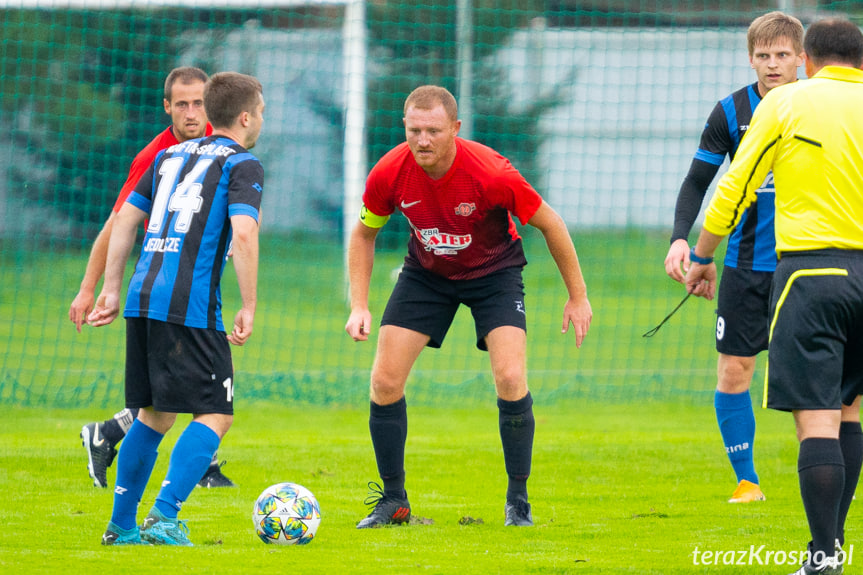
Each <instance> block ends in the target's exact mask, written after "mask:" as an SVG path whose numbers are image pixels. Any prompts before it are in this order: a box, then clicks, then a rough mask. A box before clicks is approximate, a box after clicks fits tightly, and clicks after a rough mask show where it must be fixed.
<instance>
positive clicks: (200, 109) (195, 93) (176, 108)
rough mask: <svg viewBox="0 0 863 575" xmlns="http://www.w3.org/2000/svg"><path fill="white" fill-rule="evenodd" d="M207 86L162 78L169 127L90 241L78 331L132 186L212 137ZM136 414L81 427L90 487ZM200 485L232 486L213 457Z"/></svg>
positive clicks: (179, 77)
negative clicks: (161, 157)
mask: <svg viewBox="0 0 863 575" xmlns="http://www.w3.org/2000/svg"><path fill="white" fill-rule="evenodd" d="M206 81H207V74H206V73H205V72H204V71H203V70H201V69H199V68H192V67H181V68H175V69H173V70H171V72H170V73H169V74H168V77H167V78H166V79H165V97H164V99H163V101H162V105H163V106H164V108H165V113H166V114H168V115H169V116H170V117H171V125H170V126H168V127H167V128H165V130H164V131H163V132H161V133H160V134H159V135H158V136H156V137H155V138H153V140H152V141H151V142H150V143H149V144H147V145H146V146H145V147H144V148H143V149H142V150H141V151H140V152H138V154H137V155H136V156H135V159H134V160H132V165H131V167H130V168H129V175H128V177H127V178H126V183H124V184H123V187H122V188H121V189H120V194H119V195H118V196H117V201H116V202H115V203H114V208H113V210H112V211H111V215H109V216H108V219H107V220H106V221H105V224H104V226H103V227H102V230H101V231H100V232H99V235H97V236H96V240H95V241H94V242H93V248H92V249H91V251H90V258H89V259H88V260H87V269H86V271H85V272H84V279H83V280H81V287H80V288H79V290H78V293H77V294H76V295H75V299H74V300H73V301H72V304H71V305H70V306H69V319H70V320H71V321H72V322H73V323H74V324H75V327H76V328H77V329H78V331H79V332H80V331H81V326H82V325H83V324H84V322H85V320H86V318H87V315H88V314H89V313H90V312H91V311H93V304H94V301H95V293H96V285H97V284H98V283H99V280H100V279H101V278H102V275H103V274H104V273H105V260H106V259H107V256H108V240H109V239H110V237H111V230H112V229H113V226H114V217H115V216H116V215H117V212H119V211H120V208H121V207H122V206H123V204H124V203H125V202H126V198H128V197H129V194H130V193H131V192H132V190H134V189H135V184H137V183H138V180H140V179H141V176H142V175H144V172H146V171H147V168H149V167H150V165H151V164H152V163H153V160H154V159H155V158H156V154H158V153H159V152H161V151H162V150H164V149H166V148H168V147H170V146H173V145H174V144H179V143H181V142H185V141H186V140H192V139H194V138H200V137H202V136H204V135H207V136H209V135H210V134H212V132H213V128H212V126H210V124H209V123H208V122H207V114H206V112H205V111H204V83H205V82H206ZM137 415H138V410H137V409H131V410H130V409H123V410H122V411H120V412H118V413H117V414H115V415H114V416H113V417H111V418H109V419H107V420H105V421H103V422H93V423H88V424H87V425H85V426H84V427H82V428H81V441H82V443H83V445H84V448H85V449H86V450H87V469H88V472H89V473H90V478H91V479H92V480H93V485H94V486H96V487H107V486H108V479H107V470H108V467H110V466H111V463H112V462H113V461H114V457H115V456H116V455H117V450H116V448H117V444H118V443H120V441H121V440H122V439H123V437H125V435H126V432H127V431H129V427H130V426H131V425H132V422H133V421H134V420H135V417H136V416H137ZM200 485H201V486H202V487H233V485H234V483H233V482H232V481H231V480H230V479H228V478H227V477H226V476H225V475H224V474H223V473H222V471H221V465H220V464H219V462H218V458H217V456H214V458H213V461H212V462H211V463H210V468H209V469H208V470H207V473H206V474H205V476H204V477H203V478H202V479H201V483H200Z"/></svg>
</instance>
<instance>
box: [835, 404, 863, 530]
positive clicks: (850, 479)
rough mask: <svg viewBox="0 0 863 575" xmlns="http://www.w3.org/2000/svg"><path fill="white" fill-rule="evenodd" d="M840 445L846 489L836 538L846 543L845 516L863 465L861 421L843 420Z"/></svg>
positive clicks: (840, 505)
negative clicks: (843, 460) (843, 461)
mask: <svg viewBox="0 0 863 575" xmlns="http://www.w3.org/2000/svg"><path fill="white" fill-rule="evenodd" d="M839 445H840V446H841V447H842V457H843V458H844V459H845V490H844V492H843V493H842V502H841V503H840V504H839V523H838V525H836V538H837V539H839V543H840V544H842V545H844V544H845V518H846V517H848V508H849V507H851V501H852V500H853V499H854V492H855V491H856V490H857V481H858V480H859V479H860V467H861V465H863V428H861V427H860V422H859V421H843V422H842V424H841V425H840V426H839Z"/></svg>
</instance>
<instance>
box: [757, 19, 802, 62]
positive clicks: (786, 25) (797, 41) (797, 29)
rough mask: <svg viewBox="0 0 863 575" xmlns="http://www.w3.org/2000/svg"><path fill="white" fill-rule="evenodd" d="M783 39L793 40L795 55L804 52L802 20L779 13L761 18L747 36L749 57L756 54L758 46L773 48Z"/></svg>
mask: <svg viewBox="0 0 863 575" xmlns="http://www.w3.org/2000/svg"><path fill="white" fill-rule="evenodd" d="M783 38H787V39H788V40H791V46H793V47H794V53H795V54H800V53H801V52H802V51H803V24H801V23H800V20H798V19H797V18H795V17H794V16H789V15H788V14H785V13H784V12H779V11H775V12H768V13H767V14H764V15H763V16H759V17H758V18H756V19H755V20H753V21H752V24H750V25H749V32H748V33H747V34H746V40H747V43H748V45H749V55H750V56H752V54H754V53H755V47H756V46H764V47H767V46H772V45H773V44H775V43H776V42H778V41H779V40H781V39H783Z"/></svg>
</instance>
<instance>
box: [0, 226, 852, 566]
mask: <svg viewBox="0 0 863 575" xmlns="http://www.w3.org/2000/svg"><path fill="white" fill-rule="evenodd" d="M574 237H575V243H576V247H577V248H578V250H579V255H580V258H581V262H582V266H583V268H584V272H585V276H586V278H587V281H588V287H589V293H590V297H591V303H592V305H593V310H594V314H595V317H594V322H593V325H592V327H591V332H590V334H589V335H588V339H587V340H586V342H585V344H584V346H583V347H582V348H581V349H580V350H575V345H574V341H573V336H572V334H569V335H566V336H563V335H561V334H560V333H559V332H560V319H559V318H560V312H561V309H562V305H563V298H564V297H565V293H564V291H563V288H562V285H561V282H560V280H559V278H558V277H557V272H556V270H555V268H554V266H553V264H552V263H551V261H550V260H549V259H548V256H547V254H546V253H545V251H544V246H543V244H542V241H541V238H538V237H536V236H530V235H528V237H527V247H528V250H529V253H528V258H529V260H530V261H531V263H530V265H528V267H527V268H526V271H525V282H526V286H527V292H528V298H527V305H528V318H529V325H528V331H529V335H528V339H529V345H530V348H529V350H528V356H529V368H530V376H529V377H530V385H531V389H532V391H533V394H534V398H535V402H536V404H535V412H536V416H537V435H536V443H535V449H534V467H533V473H532V476H531V480H530V482H529V489H530V494H531V501H532V503H533V512H534V519H535V522H536V525H535V527H533V528H524V529H518V528H504V527H503V506H504V493H505V489H506V480H505V473H504V470H503V459H502V454H501V448H500V440H499V437H498V433H497V412H496V410H495V408H494V391H493V386H492V384H491V381H490V379H489V376H488V373H487V372H488V363H487V362H488V360H487V358H486V356H485V355H484V354H482V353H480V352H478V351H476V350H475V349H473V330H472V326H471V322H470V315H469V314H468V313H467V312H466V311H463V312H462V313H460V314H459V316H458V318H457V320H456V324H455V325H454V326H453V328H452V330H451V332H450V334H449V336H448V338H447V341H446V343H445V345H444V348H443V349H441V350H436V351H433V350H428V351H427V352H426V353H424V354H423V356H422V357H421V358H420V361H419V362H418V364H417V366H416V370H415V373H414V374H413V375H412V377H411V380H410V381H409V383H408V391H407V395H408V405H409V408H408V409H409V418H410V425H409V427H410V429H409V436H408V449H407V461H406V467H407V473H408V482H407V489H408V493H409V495H410V500H411V504H412V506H413V510H414V514H415V515H416V516H418V517H419V518H423V519H425V520H427V521H423V522H421V523H422V524H415V525H410V526H407V527H400V528H388V529H380V530H363V531H358V530H356V529H355V528H354V526H355V524H356V522H357V521H358V520H359V519H360V518H362V517H363V516H364V515H365V514H366V512H367V511H366V508H365V507H364V506H363V503H362V501H363V499H364V498H365V496H366V483H367V482H368V481H370V480H375V479H377V473H376V470H375V463H374V454H373V452H372V448H371V442H370V440H369V437H368V424H367V420H368V391H367V388H368V373H369V369H370V366H371V361H372V359H373V356H374V342H368V343H366V344H355V343H354V342H352V341H350V338H348V337H347V335H346V334H344V332H343V327H344V322H345V321H346V319H347V315H348V314H347V308H346V305H345V299H344V295H345V292H344V272H343V266H342V261H343V260H342V255H341V252H340V250H339V249H338V247H336V246H332V245H328V244H324V243H316V242H314V241H308V240H306V241H303V242H300V241H299V240H298V239H296V238H290V239H287V240H286V239H280V240H276V239H273V238H265V240H264V243H263V244H262V264H261V278H260V284H261V285H260V294H259V298H260V304H259V309H258V315H257V317H256V323H255V333H254V334H253V336H252V340H251V341H250V343H249V344H248V345H247V346H246V347H244V348H243V349H235V356H234V357H235V367H236V372H237V377H236V380H237V386H236V398H237V412H236V416H235V424H234V427H233V428H232V430H231V431H230V433H229V434H228V435H227V437H226V439H225V441H224V443H223V445H222V447H221V448H220V456H221V457H222V458H224V459H225V460H227V461H228V465H227V466H226V467H225V468H224V471H225V473H226V474H227V475H228V476H229V477H231V478H232V479H233V480H234V481H236V482H237V484H238V485H239V487H238V488H237V489H227V490H218V489H216V490H201V489H198V490H196V491H195V492H194V493H193V494H192V496H191V497H190V499H189V501H188V502H187V504H186V505H185V507H184V509H183V512H182V514H181V518H184V519H185V520H187V521H188V524H189V527H190V530H191V533H190V536H191V539H192V541H193V542H194V543H195V545H196V546H195V547H194V548H190V549H173V548H169V549H166V548H134V549H132V548H116V549H115V548H105V547H102V546H101V545H100V544H99V542H100V537H101V534H102V532H103V531H104V528H105V526H106V524H107V521H108V519H109V516H110V511H111V502H112V497H111V492H110V490H100V489H96V488H94V487H92V485H91V483H90V480H89V478H88V477H87V473H86V458H85V453H84V450H83V449H82V448H81V446H80V441H79V439H78V432H79V430H80V428H81V426H82V425H83V424H84V423H87V422H89V421H93V420H101V419H104V418H106V417H108V416H110V415H111V414H113V413H114V412H115V411H117V410H118V409H120V407H121V406H122V399H121V397H122V385H121V384H120V382H121V381H122V358H123V336H124V332H123V328H122V323H118V324H117V325H112V326H109V327H107V328H103V329H101V330H94V329H89V328H85V330H84V332H83V333H82V334H77V333H75V330H74V328H73V327H72V326H71V324H70V323H69V321H68V319H67V318H66V311H67V309H68V304H69V302H70V301H71V298H72V296H73V295H74V293H75V291H76V290H77V285H78V282H79V281H80V274H81V272H82V271H83V266H84V263H85V261H86V253H83V252H80V251H71V250H70V251H67V252H63V251H62V250H61V251H60V253H59V254H58V253H49V252H44V253H32V252H20V251H16V249H17V248H16V247H15V246H12V245H8V244H7V245H4V246H0V247H2V248H3V249H0V273H2V281H0V318H2V321H0V349H2V350H3V351H0V357H2V360H0V407H2V410H3V417H2V418H0V517H2V520H3V525H2V530H0V572H3V573H52V574H55V573H57V572H62V573H64V574H77V573H93V572H99V573H112V572H116V573H125V572H138V573H165V572H180V571H182V572H191V573H218V574H224V573H259V572H280V573H281V572H299V573H381V572H392V573H459V574H463V573H479V574H484V573H591V574H593V573H638V574H663V575H665V574H677V573H680V574H684V573H686V574H690V573H771V574H772V573H776V574H787V573H790V572H792V571H793V570H794V566H793V565H789V564H784V563H782V562H781V561H779V560H778V558H777V557H776V555H775V554H776V553H782V554H785V555H787V554H789V553H791V552H798V551H800V550H801V549H802V548H803V547H804V546H805V544H806V541H807V540H808V529H807V526H806V521H805V515H804V513H803V508H802V504H801V503H800V497H799V492H798V486H797V476H796V453H797V445H796V440H795V438H794V429H793V422H792V421H791V417H790V416H789V415H787V414H781V413H775V412H770V411H765V410H761V409H757V412H756V417H757V420H758V432H757V438H756V445H755V453H756V458H757V459H756V465H757V469H758V472H759V474H760V476H761V481H762V485H763V488H764V491H765V494H766V496H767V501H765V502H763V503H757V504H750V505H731V504H728V503H727V502H726V501H727V499H728V497H729V496H730V495H731V492H732V491H733V489H734V487H735V481H734V476H733V473H732V471H731V468H730V466H729V464H728V462H727V459H726V457H725V454H724V453H723V449H722V444H721V440H720V438H719V434H718V431H717V429H716V423H715V416H714V413H713V409H712V390H713V386H714V377H715V375H714V374H715V361H716V359H715V351H714V350H713V337H712V323H713V304H711V303H708V302H704V301H702V300H695V299H692V300H691V301H689V302H687V304H686V305H685V306H684V307H683V308H682V309H681V310H680V311H679V312H678V313H677V315H676V316H674V317H673V318H672V319H671V320H670V321H669V323H668V324H667V325H666V326H665V327H663V328H662V330H660V332H659V333H658V334H657V335H656V336H655V337H653V338H650V339H645V338H642V337H641V334H642V333H644V332H645V331H647V330H648V329H650V328H651V327H653V326H654V325H656V323H658V322H659V320H661V319H662V318H663V317H664V316H665V315H666V314H667V313H668V311H670V310H671V309H672V308H673V307H674V306H675V305H676V304H677V303H678V302H679V301H680V299H681V297H682V296H683V294H684V292H683V288H682V287H680V286H677V285H676V284H674V283H673V282H671V280H669V279H668V278H666V277H665V275H664V272H663V271H662V260H663V258H664V255H665V251H666V246H667V240H666V239H665V238H664V237H663V236H660V235H656V234H645V233H641V232H628V233H601V232H595V233H594V232H590V233H582V234H576V235H575V236H574ZM398 243H401V242H398ZM402 256H403V248H402V247H401V246H400V245H399V246H393V247H391V248H389V247H387V246H385V245H384V246H381V249H380V252H379V256H378V260H377V261H376V267H375V275H374V278H373V284H372V294H371V298H372V302H371V303H372V312H373V314H374V317H375V318H376V319H377V318H379V317H380V312H381V311H382V309H383V304H384V302H385V300H386V297H387V295H388V294H389V290H390V287H391V285H392V284H391V281H392V280H391V274H392V271H393V269H395V268H396V267H397V266H398V265H399V263H400V261H401V258H402ZM127 277H128V276H127ZM224 283H225V293H224V300H225V302H226V303H225V312H226V315H227V317H231V314H233V313H234V311H235V310H236V307H235V302H236V301H237V295H236V291H235V288H233V285H234V283H235V281H234V279H233V272H232V270H230V269H229V270H227V271H226V276H225V282H224ZM373 338H374V334H373ZM759 377H763V362H762V363H760V364H759V370H758V374H757V375H756V380H755V385H754V386H753V399H754V402H755V403H756V404H757V403H758V402H759V400H760V390H761V385H760V382H759ZM185 421H187V418H184V417H183V416H181V417H180V418H179V420H178V428H177V429H175V430H173V431H172V432H171V433H170V434H169V436H168V437H167V438H166V440H165V442H164V443H163V445H162V448H161V450H160V452H161V454H162V455H161V456H160V459H159V462H158V464H157V467H156V470H155V472H154V475H153V478H152V480H151V482H150V485H149V487H148V490H147V492H146V493H145V495H144V499H143V501H142V504H141V510H140V514H141V516H143V514H144V513H146V511H147V510H148V509H149V506H150V505H152V503H153V498H154V497H155V494H156V491H157V488H158V483H159V480H160V479H161V478H162V477H163V476H164V472H165V469H166V467H167V459H168V457H167V454H168V453H169V451H170V447H171V446H172V445H173V442H174V441H175V440H176V437H177V436H178V435H179V428H180V427H181V426H182V424H183V423H184V422H185ZM108 477H109V480H113V477H114V469H113V468H112V469H111V470H109V475H108ZM281 481H293V482H296V483H300V484H302V485H305V486H306V487H308V488H309V489H311V490H312V491H313V492H314V493H315V494H316V496H317V497H318V499H319V501H320V504H321V508H322V512H323V521H322V524H321V527H320V529H319V532H318V537H317V539H316V540H315V541H314V542H313V543H312V544H311V545H308V546H305V547H276V546H267V545H265V544H263V543H262V542H261V541H260V540H258V538H257V536H256V535H255V533H254V530H253V528H252V522H251V511H252V504H253V502H254V500H255V498H256V497H257V495H258V494H259V493H260V491H261V490H262V489H263V488H264V487H266V486H267V485H270V484H272V483H276V482H281ZM855 515H856V505H855V506H852V509H851V520H850V521H849V526H848V533H847V538H848V541H849V542H850V543H852V544H853V543H854V541H855V540H856V539H857V536H858V533H859V527H858V526H859V522H855V520H854V518H855ZM462 518H472V519H474V520H476V521H475V522H473V523H470V524H466V525H462V524H460V520H461V519H462ZM479 520H481V521H482V522H481V523H480V522H479ZM759 550H760V551H759ZM705 552H709V555H708V554H706V553H705ZM716 552H719V553H721V555H718V556H717V555H716ZM753 553H754V555H753ZM768 553H769V554H770V555H768ZM741 560H743V561H744V562H748V563H747V564H746V565H745V566H741V565H739V564H737V563H739V561H741ZM852 560H853V562H854V563H856V562H857V561H858V560H859V561H860V562H863V558H860V559H858V558H857V557H853V556H852ZM753 561H754V563H753ZM759 561H760V562H761V563H759ZM730 562H733V563H735V564H734V565H729V564H728V563H730ZM705 563H707V564H706V565H705ZM750 563H752V564H750ZM764 563H766V564H764ZM166 566H168V567H166ZM853 569H854V567H853V563H852V566H851V567H850V569H848V570H846V572H853Z"/></svg>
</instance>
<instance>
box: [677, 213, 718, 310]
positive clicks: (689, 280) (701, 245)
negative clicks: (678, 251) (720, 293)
mask: <svg viewBox="0 0 863 575" xmlns="http://www.w3.org/2000/svg"><path fill="white" fill-rule="evenodd" d="M723 237H724V236H718V235H716V234H713V233H710V232H708V231H707V230H705V229H702V230H701V235H699V236H698V243H697V244H696V245H695V255H696V256H698V257H700V258H705V259H710V260H712V259H713V254H714V253H715V252H716V248H718V247H719V244H720V243H722V238H723ZM716 277H717V275H716V264H715V263H714V262H713V261H711V262H710V263H707V264H700V263H698V262H696V261H693V262H692V263H691V264H690V266H689V271H687V272H686V277H685V278H684V279H685V285H686V291H687V292H689V293H691V294H692V295H694V296H698V297H703V298H705V299H708V300H712V299H713V297H714V296H715V295H716Z"/></svg>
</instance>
